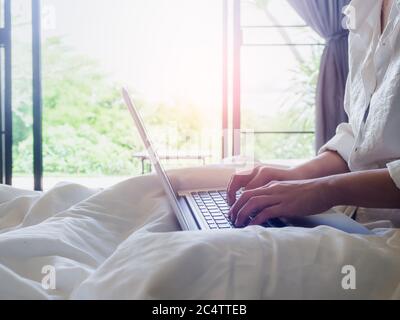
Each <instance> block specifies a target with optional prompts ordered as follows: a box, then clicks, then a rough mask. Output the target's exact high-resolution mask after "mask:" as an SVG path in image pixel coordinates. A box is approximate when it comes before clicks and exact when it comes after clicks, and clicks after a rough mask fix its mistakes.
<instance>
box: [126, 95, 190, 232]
mask: <svg viewBox="0 0 400 320" xmlns="http://www.w3.org/2000/svg"><path fill="white" fill-rule="evenodd" d="M122 96H123V98H124V100H125V103H126V105H127V107H128V109H129V112H130V113H131V115H132V118H133V120H134V122H135V124H136V127H137V129H138V131H139V135H140V137H141V139H142V141H143V144H144V146H145V148H146V150H147V152H148V153H149V157H150V161H151V163H152V165H153V166H154V168H155V169H156V173H157V175H158V177H159V178H160V180H161V183H162V186H163V188H164V191H165V193H166V194H167V197H168V200H169V202H170V205H171V207H172V209H173V211H174V213H175V215H176V217H177V219H178V222H179V224H180V225H181V227H182V229H184V230H188V229H189V223H188V221H187V219H186V218H185V215H184V213H183V212H182V210H181V208H180V206H179V202H178V199H177V198H176V194H175V191H174V189H173V188H172V185H171V182H170V180H169V178H168V175H167V174H166V173H165V170H164V168H163V166H162V165H161V163H160V160H159V157H158V155H157V152H156V151H155V149H154V146H153V143H152V142H151V140H150V137H149V135H148V134H147V131H146V128H145V126H144V123H143V121H142V118H141V117H140V114H139V112H138V110H137V108H136V106H135V104H134V102H133V100H132V99H131V97H130V94H129V92H128V90H127V89H125V88H123V89H122Z"/></svg>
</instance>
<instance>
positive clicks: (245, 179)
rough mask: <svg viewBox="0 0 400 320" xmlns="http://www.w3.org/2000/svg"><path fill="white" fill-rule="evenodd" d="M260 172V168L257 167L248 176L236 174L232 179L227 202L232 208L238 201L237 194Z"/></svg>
mask: <svg viewBox="0 0 400 320" xmlns="http://www.w3.org/2000/svg"><path fill="white" fill-rule="evenodd" d="M259 170H260V168H259V167H257V168H254V169H253V170H252V171H251V172H250V173H248V174H243V173H242V174H236V175H234V176H233V177H232V179H231V181H230V182H229V185H228V190H227V200H228V204H229V205H230V206H231V205H233V204H234V203H235V201H236V192H237V191H239V190H240V189H241V188H243V187H245V186H246V185H247V184H248V183H249V182H250V181H251V180H252V179H253V178H254V177H255V176H256V175H257V173H258V171H259Z"/></svg>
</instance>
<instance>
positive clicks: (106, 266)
mask: <svg viewBox="0 0 400 320" xmlns="http://www.w3.org/2000/svg"><path fill="white" fill-rule="evenodd" d="M229 175H230V172H228V171H227V170H223V169H218V168H206V169H198V170H182V171H177V172H174V173H173V176H174V185H175V186H176V187H179V188H187V187H190V186H192V187H193V186H195V187H201V186H202V185H205V184H207V185H208V184H209V181H210V178H214V181H213V183H214V184H215V186H217V185H221V183H225V184H226V182H227V179H228V177H229ZM206 182H207V183H206ZM178 229H179V228H178V225H177V222H176V219H175V217H174V215H173V214H172V213H171V210H170V208H169V206H168V203H167V201H166V198H165V196H164V194H163V192H162V188H161V186H160V184H159V182H158V179H157V177H155V176H145V177H138V178H132V179H130V180H127V181H124V182H122V183H120V184H117V185H115V186H114V187H112V188H109V189H106V190H100V189H99V190H94V189H89V188H86V187H83V186H79V185H76V184H69V183H65V184H60V185H58V186H56V187H55V188H53V189H52V190H50V191H48V192H46V193H43V194H42V193H36V192H30V191H22V190H17V189H13V188H10V187H6V186H1V187H0V299H15V298H17V299H21V298H22V299H158V298H160V299H282V298H288V299H325V298H335V299H336V298H337V299H353V298H354V299H356V298H357V299H358V298H365V299H372V298H374V299H390V298H395V299H399V298H400V271H399V270H400V230H388V231H386V232H381V233H380V234H379V235H377V236H357V235H349V234H346V233H343V232H341V231H337V230H334V229H332V228H328V227H319V228H315V229H301V228H284V229H265V228H261V227H249V228H246V229H242V230H228V231H199V232H182V231H177V230H178ZM345 265H351V266H353V267H354V268H355V271H356V273H355V275H356V278H355V281H356V282H355V283H356V289H355V290H352V289H350V290H345V289H343V287H342V282H343V278H344V277H345V276H346V274H343V273H342V268H343V266H345ZM45 266H51V267H52V268H53V270H52V272H53V271H54V272H53V273H54V277H53V278H51V279H52V280H55V289H54V288H52V287H50V288H48V287H46V286H44V285H43V284H46V283H47V284H51V283H53V282H51V281H50V280H49V278H46V277H47V276H48V275H49V274H50V273H47V271H48V269H43V268H44V267H45ZM42 271H43V272H42ZM53 273H52V275H53ZM45 279H47V280H46V281H45ZM48 280H49V281H50V282H49V281H48Z"/></svg>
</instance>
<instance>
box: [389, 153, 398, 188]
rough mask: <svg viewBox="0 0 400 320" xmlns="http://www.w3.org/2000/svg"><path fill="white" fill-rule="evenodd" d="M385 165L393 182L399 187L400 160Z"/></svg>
mask: <svg viewBox="0 0 400 320" xmlns="http://www.w3.org/2000/svg"><path fill="white" fill-rule="evenodd" d="M387 167H388V169H389V174H390V176H391V177H392V179H393V181H394V183H395V184H396V186H397V188H399V189H400V160H397V161H393V162H391V163H389V164H388V165H387Z"/></svg>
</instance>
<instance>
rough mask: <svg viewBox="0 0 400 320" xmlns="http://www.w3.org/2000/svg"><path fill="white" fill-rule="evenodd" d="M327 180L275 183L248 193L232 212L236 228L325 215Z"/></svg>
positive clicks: (329, 203)
mask: <svg viewBox="0 0 400 320" xmlns="http://www.w3.org/2000/svg"><path fill="white" fill-rule="evenodd" d="M327 182H328V180H327V179H324V178H323V179H313V180H299V181H284V182H279V181H274V182H270V183H269V184H267V185H266V186H264V187H260V188H257V189H253V190H247V191H245V192H244V193H243V194H242V195H241V197H240V198H239V199H238V200H237V201H236V203H235V204H234V205H233V207H232V208H231V211H230V213H229V214H230V217H231V220H232V221H233V222H234V224H235V226H237V227H242V226H245V225H247V224H249V225H261V224H263V223H265V222H266V221H267V220H268V219H271V218H277V217H295V216H306V215H311V214H318V213H322V212H324V211H326V210H329V209H330V208H331V207H332V206H333V205H332V204H331V201H329V199H330V197H329V191H328V188H329V184H328V183H327Z"/></svg>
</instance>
